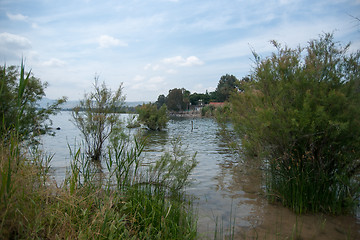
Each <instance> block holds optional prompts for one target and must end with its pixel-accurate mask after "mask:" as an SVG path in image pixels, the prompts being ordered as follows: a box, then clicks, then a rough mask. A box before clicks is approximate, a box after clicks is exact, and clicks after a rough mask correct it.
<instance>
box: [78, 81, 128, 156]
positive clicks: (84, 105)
mask: <svg viewBox="0 0 360 240" xmlns="http://www.w3.org/2000/svg"><path fill="white" fill-rule="evenodd" d="M94 80H95V81H94V84H93V87H94V91H93V92H90V93H86V94H85V96H84V99H83V100H81V101H80V103H79V105H78V106H77V107H75V108H74V109H73V111H72V117H73V123H74V124H75V125H76V126H77V127H78V128H79V130H80V132H81V134H82V136H83V137H84V141H85V144H86V148H87V155H88V157H90V158H92V159H93V160H100V159H101V155H102V149H103V146H104V143H105V141H106V140H107V139H108V138H109V137H110V136H111V135H112V134H114V133H119V131H121V129H122V128H121V120H120V116H119V114H116V113H115V112H116V111H118V110H119V109H120V108H121V107H122V106H123V105H124V102H125V97H124V96H123V94H122V89H123V88H122V84H120V86H119V88H118V89H117V90H116V91H114V92H113V91H112V90H111V89H110V88H108V87H107V86H106V84H105V83H102V84H101V85H99V76H95V78H94Z"/></svg>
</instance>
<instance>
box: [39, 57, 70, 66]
mask: <svg viewBox="0 0 360 240" xmlns="http://www.w3.org/2000/svg"><path fill="white" fill-rule="evenodd" d="M65 64H66V62H64V61H62V60H60V59H57V58H51V59H50V60H48V61H45V62H43V65H44V66H46V67H63V66H65Z"/></svg>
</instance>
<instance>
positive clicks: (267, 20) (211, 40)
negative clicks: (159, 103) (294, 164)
mask: <svg viewBox="0 0 360 240" xmlns="http://www.w3.org/2000/svg"><path fill="white" fill-rule="evenodd" d="M359 15H360V0H352V1H350V0H349V1H348V0H304V1H301V0H277V1H275V0H251V1H250V0H122V1H120V0H101V1H99V0H61V1H58V0H0V61H1V64H4V63H6V64H7V65H12V64H16V65H19V64H20V62H21V58H22V56H24V58H25V59H26V67H27V69H30V68H31V69H32V72H33V73H34V75H35V76H36V77H39V78H40V79H41V80H43V81H47V82H48V83H49V86H48V88H47V90H46V93H47V97H48V98H53V99H54V98H58V97H61V96H67V97H68V98H69V99H70V100H77V99H80V98H82V97H83V95H84V93H85V92H88V91H90V90H91V86H92V83H93V79H94V75H95V74H98V75H99V76H100V80H101V81H105V82H106V84H107V85H108V86H109V87H111V88H112V89H115V88H117V87H118V86H119V84H120V83H121V82H123V87H124V93H125V94H126V96H127V101H155V100H156V99H157V97H158V95H160V94H165V95H166V94H167V93H168V90H169V89H172V88H183V87H184V88H186V89H188V90H190V91H191V92H198V93H200V92H202V93H204V92H205V91H206V90H208V91H213V90H214V89H215V88H216V85H217V83H218V81H219V79H220V77H221V76H222V75H224V74H233V75H235V76H236V77H238V78H242V77H243V76H246V75H247V74H249V73H250V71H251V69H252V66H253V62H252V50H255V51H256V52H257V53H258V54H260V55H261V56H262V57H266V56H268V55H269V53H271V51H274V49H273V47H272V46H271V45H270V44H269V41H270V40H277V41H279V42H281V43H284V44H287V45H288V46H290V47H296V46H298V45H299V44H300V45H301V46H305V45H306V43H307V41H308V40H310V39H314V38H317V37H318V36H319V35H320V34H322V33H325V32H326V33H327V32H333V33H334V36H335V39H336V40H337V41H341V42H343V43H348V42H350V41H351V42H352V48H351V50H352V51H354V50H355V49H360V21H357V20H355V18H354V17H358V18H359V17H360V16H359Z"/></svg>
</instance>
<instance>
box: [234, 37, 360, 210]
mask: <svg viewBox="0 0 360 240" xmlns="http://www.w3.org/2000/svg"><path fill="white" fill-rule="evenodd" d="M273 45H274V46H275V47H276V48H277V53H273V54H272V56H271V57H269V58H266V59H263V60H261V59H260V58H259V57H258V56H257V55H256V54H254V56H255V60H256V64H257V65H256V67H255V69H254V71H253V73H252V76H251V81H250V82H249V83H246V84H244V85H245V91H244V92H243V93H237V94H234V95H233V96H232V98H231V103H232V106H233V109H232V110H233V114H232V121H233V123H234V128H235V130H236V131H237V133H238V134H239V135H240V136H241V137H242V145H243V148H244V149H245V151H246V153H247V154H248V155H258V156H261V157H263V159H264V164H265V165H266V166H267V167H268V179H267V190H268V192H269V195H270V196H271V199H272V200H279V201H281V202H282V203H283V204H284V205H285V206H288V207H290V208H291V209H293V210H294V211H296V212H299V213H301V212H307V211H311V212H318V211H322V212H332V213H342V212H346V211H351V210H352V209H353V207H354V206H355V204H356V203H357V201H358V196H359V195H358V194H359V182H358V181H359V179H356V177H357V176H359V171H360V162H359V159H360V121H359V119H360V109H359V107H358V105H359V102H360V91H359V90H360V88H359V83H360V71H359V65H360V64H359V62H360V51H357V52H355V53H352V54H347V50H348V49H349V45H346V46H345V47H343V46H342V45H340V44H338V43H335V42H334V41H333V36H332V34H325V35H323V36H320V38H319V39H318V40H312V41H310V42H309V44H308V46H307V47H306V48H305V49H302V48H300V47H299V48H296V49H290V48H287V47H282V46H281V45H280V44H278V43H277V42H273ZM304 50H306V51H305V52H304Z"/></svg>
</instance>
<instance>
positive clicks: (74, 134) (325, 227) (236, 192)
mask: <svg viewBox="0 0 360 240" xmlns="http://www.w3.org/2000/svg"><path fill="white" fill-rule="evenodd" d="M122 118H123V119H124V120H126V119H127V118H128V115H127V114H122ZM70 119H71V112H61V113H60V114H58V115H56V116H53V117H52V121H53V127H54V128H57V127H60V128H61V130H58V131H56V135H55V136H53V137H52V136H44V137H43V138H42V143H43V147H44V149H45V151H46V152H47V153H49V154H50V153H51V154H54V157H53V160H52V162H51V167H52V176H53V177H54V179H55V180H56V181H57V183H58V184H61V182H62V181H63V180H64V178H65V174H66V169H67V168H68V167H69V165H70V154H69V149H68V146H71V147H74V145H75V144H76V142H79V141H81V136H80V132H79V130H78V129H77V128H76V127H75V126H74V125H73V123H72V122H70ZM126 131H129V133H130V134H131V132H132V131H134V130H126ZM144 134H147V135H148V139H149V140H148V141H149V143H148V145H147V146H146V147H145V151H144V158H145V159H153V158H156V157H158V156H160V155H161V154H162V153H163V152H164V151H166V150H169V149H170V148H171V147H170V145H171V144H170V141H171V139H173V138H174V137H176V136H180V137H181V140H182V144H183V147H184V148H186V149H187V152H188V153H189V154H194V153H195V152H197V156H196V159H197V161H198V162H199V164H198V165H197V167H196V168H195V170H194V172H193V174H192V176H191V177H192V178H193V179H194V183H193V184H192V186H190V187H188V188H187V189H186V191H187V193H188V194H191V195H193V196H194V197H195V201H194V205H195V208H196V209H197V211H198V217H199V220H198V231H199V233H200V236H201V238H203V239H213V238H214V237H213V236H214V231H215V229H216V228H217V229H222V231H223V232H224V235H226V234H228V233H229V231H230V230H229V227H230V226H233V227H234V239H248V238H250V239H252V238H255V239H257V238H258V239H265V238H266V239H273V238H274V237H276V239H283V238H285V237H287V236H293V237H294V238H295V237H296V236H297V235H301V237H302V239H360V214H359V212H358V213H357V217H353V216H336V217H335V216H328V215H322V214H317V215H302V216H296V215H295V214H293V213H292V212H291V211H289V210H288V209H286V208H283V207H282V206H279V205H276V204H269V203H268V202H267V200H266V196H265V194H264V190H263V182H262V175H263V171H262V169H261V167H260V165H259V164H258V163H257V162H256V161H253V162H245V161H243V159H241V157H240V156H238V155H236V154H233V152H232V151H231V149H229V147H228V146H227V145H226V143H225V142H224V140H223V138H222V136H221V134H220V133H219V129H218V125H217V123H216V122H215V121H214V120H213V119H211V118H174V119H171V120H170V121H169V124H168V127H167V129H166V131H161V132H147V131H144ZM218 232H219V231H218ZM220 239H221V238H220Z"/></svg>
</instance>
